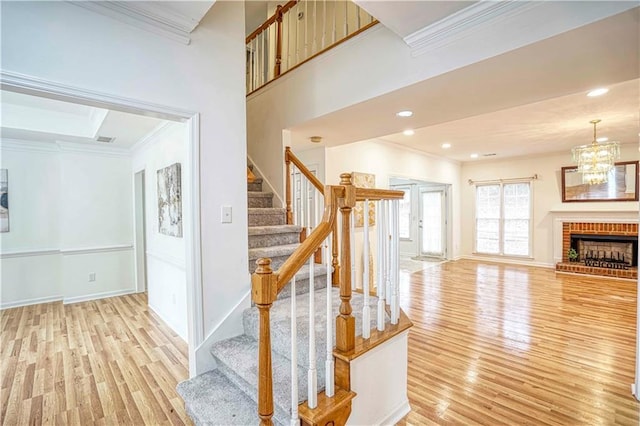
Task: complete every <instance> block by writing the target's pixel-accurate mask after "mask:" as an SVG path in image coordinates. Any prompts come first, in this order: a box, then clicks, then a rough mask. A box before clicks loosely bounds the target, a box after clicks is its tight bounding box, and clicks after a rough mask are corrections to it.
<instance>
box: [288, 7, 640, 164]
mask: <svg viewBox="0 0 640 426" xmlns="http://www.w3.org/2000/svg"><path fill="white" fill-rule="evenodd" d="M639 9H640V8H635V9H632V10H630V11H627V12H624V13H621V14H618V15H615V16H612V17H609V18H606V19H603V20H600V21H598V22H595V23H593V24H590V25H587V26H583V27H580V28H577V29H575V30H572V31H568V32H565V33H563V34H559V35H557V36H555V37H551V38H548V39H546V40H543V41H540V42H538V43H534V44H532V45H529V46H525V47H523V48H520V49H516V50H513V51H511V52H507V53H505V54H502V55H498V56H496V57H493V58H490V59H487V60H484V61H481V62H478V63H476V64H473V65H470V66H467V67H463V68H460V69H457V70H454V71H452V72H449V73H446V74H443V75H440V76H438V77H435V78H431V79H429V80H425V81H422V82H420V83H417V84H414V85H411V86H408V87H404V88H402V89H400V90H397V91H394V92H391V93H388V94H385V95H383V96H380V97H377V98H374V99H370V100H368V101H366V102H363V103H360V104H357V105H353V106H351V107H348V108H345V109H343V110H340V111H336V112H334V113H331V114H328V115H325V116H323V117H319V118H317V119H314V120H311V121H309V122H306V123H303V124H301V125H298V126H294V127H292V128H291V129H290V130H291V132H292V137H293V146H294V147H296V149H298V150H303V149H307V148H310V147H315V146H317V145H315V144H312V143H311V142H309V140H308V138H309V137H310V136H314V135H319V136H322V137H323V144H324V145H325V146H329V147H330V146H336V145H342V144H346V143H352V142H357V141H362V140H369V139H381V140H385V141H388V142H391V143H395V144H398V145H402V146H406V147H409V148H412V149H417V150H420V151H422V152H426V153H430V154H435V155H438V156H442V157H446V158H450V159H452V160H456V161H483V160H486V159H487V157H482V155H483V154H492V153H495V154H496V155H495V156H492V157H489V158H491V159H498V158H509V157H516V156H526V155H538V154H543V153H550V152H560V151H566V150H568V149H570V148H571V147H572V146H575V145H581V144H585V143H589V142H590V141H591V140H592V127H591V125H590V124H589V121H590V120H592V119H595V118H600V119H602V123H601V124H600V125H599V134H600V135H602V136H608V137H609V138H610V140H618V141H619V142H621V143H625V144H627V143H629V144H637V143H638V134H639V132H640V128H639V123H640V117H639V112H638V111H639V109H640V93H639V87H640V81H639V80H638V78H640V66H639V64H640V40H639V37H638V28H640V12H639ZM601 86H606V87H608V88H609V89H610V91H609V93H607V94H606V95H604V96H601V97H598V98H588V97H587V96H586V93H587V91H589V90H591V89H593V88H596V87H601ZM404 109H409V110H412V111H413V112H414V115H413V116H412V117H410V118H399V117H397V116H396V115H395V113H396V112H397V111H400V110H404ZM405 129H414V130H415V134H414V135H413V136H404V135H403V134H402V131H403V130H405ZM443 143H450V144H451V145H452V147H451V148H450V149H448V150H444V149H442V148H441V145H442V144H443ZM473 153H477V154H480V157H479V158H478V159H473V160H472V159H471V158H470V155H471V154H473Z"/></svg>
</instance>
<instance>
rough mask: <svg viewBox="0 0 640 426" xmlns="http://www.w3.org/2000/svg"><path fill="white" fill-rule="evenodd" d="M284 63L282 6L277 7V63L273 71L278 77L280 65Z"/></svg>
mask: <svg viewBox="0 0 640 426" xmlns="http://www.w3.org/2000/svg"><path fill="white" fill-rule="evenodd" d="M281 64H282V6H278V7H277V8H276V65H275V67H274V70H273V73H274V75H275V76H276V77H277V76H279V75H280V71H281V70H280V65H281Z"/></svg>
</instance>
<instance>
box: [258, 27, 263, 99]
mask: <svg viewBox="0 0 640 426" xmlns="http://www.w3.org/2000/svg"><path fill="white" fill-rule="evenodd" d="M262 70H264V31H263V32H261V33H260V34H258V87H260V86H262V83H263V81H262V80H263V75H262V74H263V72H262Z"/></svg>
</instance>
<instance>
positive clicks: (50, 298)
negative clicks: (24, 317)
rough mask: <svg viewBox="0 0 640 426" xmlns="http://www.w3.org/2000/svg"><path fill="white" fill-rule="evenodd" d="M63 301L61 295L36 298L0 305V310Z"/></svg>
mask: <svg viewBox="0 0 640 426" xmlns="http://www.w3.org/2000/svg"><path fill="white" fill-rule="evenodd" d="M62 300H63V297H62V296H61V295H56V296H47V297H36V298H35V299H23V300H18V301H16V302H6V303H0V310H3V309H10V308H20V307H22V306H30V305H40V304H43V303H51V302H60V301H62Z"/></svg>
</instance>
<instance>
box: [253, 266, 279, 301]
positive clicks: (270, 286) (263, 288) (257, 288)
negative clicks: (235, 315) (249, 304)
mask: <svg viewBox="0 0 640 426" xmlns="http://www.w3.org/2000/svg"><path fill="white" fill-rule="evenodd" d="M256 265H258V267H257V268H256V272H254V273H253V275H252V276H251V294H252V298H253V301H254V302H255V303H256V304H257V305H271V304H272V303H273V301H274V300H276V296H277V292H278V286H277V280H278V276H277V275H276V274H274V273H273V269H271V259H267V258H260V259H258V260H256Z"/></svg>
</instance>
